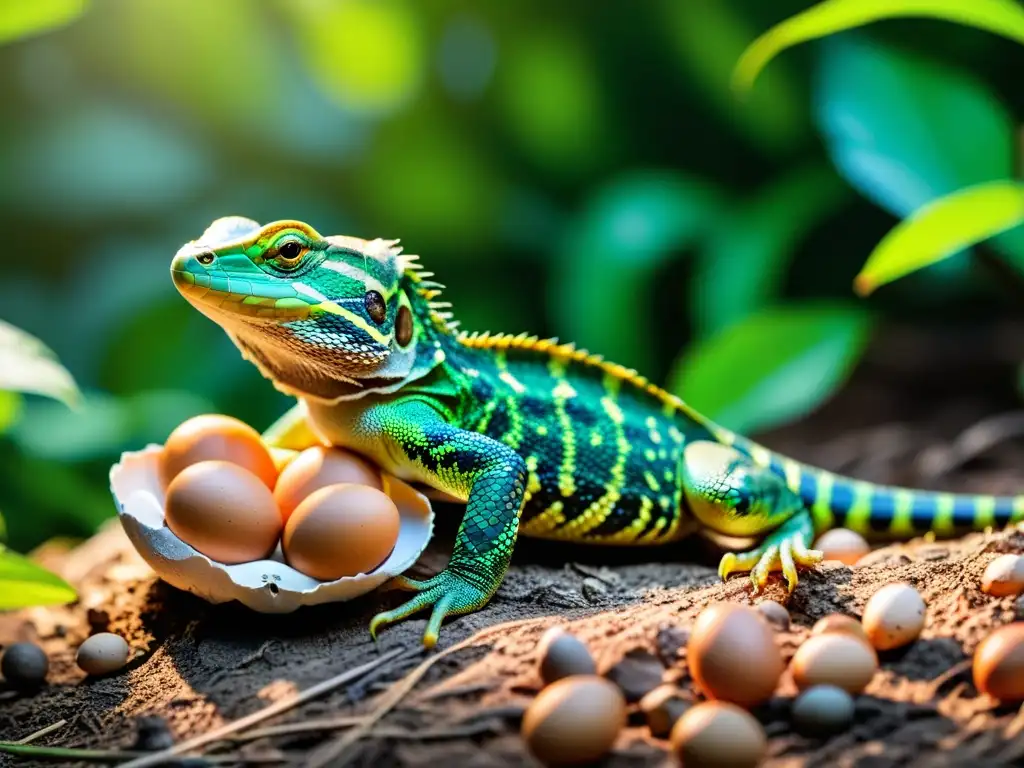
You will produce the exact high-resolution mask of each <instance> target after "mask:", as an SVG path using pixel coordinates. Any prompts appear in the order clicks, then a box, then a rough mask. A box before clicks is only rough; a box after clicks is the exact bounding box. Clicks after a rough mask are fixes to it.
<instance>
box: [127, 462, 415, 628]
mask: <svg viewBox="0 0 1024 768" xmlns="http://www.w3.org/2000/svg"><path fill="white" fill-rule="evenodd" d="M160 451H161V447H160V446H158V445H150V446H148V447H146V448H145V449H143V450H141V451H131V452H128V453H124V454H122V456H121V461H120V462H118V463H117V464H115V465H114V466H113V467H111V469H110V490H111V493H113V496H114V501H115V502H116V504H117V511H118V515H119V517H120V519H121V525H122V526H123V527H124V530H125V533H127V534H128V538H129V539H130V540H131V542H132V544H134V545H135V548H136V549H137V550H138V551H139V554H140V555H142V557H143V559H144V560H145V561H146V562H147V563H149V565H150V567H151V568H152V569H153V570H154V571H156V573H157V575H158V576H159V577H160V578H162V579H163V580H164V581H166V582H167V583H168V584H171V585H172V586H175V587H177V588H178V589H182V590H185V591H187V592H191V593H192V594H194V595H197V596H199V597H201V598H203V599H204V600H207V601H209V602H211V603H226V602H229V601H231V600H237V601H238V602H240V603H242V604H243V605H245V606H247V607H249V608H251V609H253V610H254V611H259V612H260V613H289V612H291V611H294V610H296V609H297V608H299V607H300V606H303V605H318V604H321V603H332V602H341V601H345V600H352V599H353V598H356V597H359V596H360V595H364V594H366V593H367V592H370V591H372V590H373V589H376V588H377V587H379V586H380V585H381V584H383V583H384V582H385V581H387V580H388V579H390V578H392V577H394V576H397V575H399V574H400V573H402V572H404V571H406V570H408V569H409V568H410V567H411V566H412V565H413V563H415V562H416V560H417V559H418V558H419V556H420V554H422V552H423V550H424V549H425V548H426V546H427V543H428V542H429V541H430V537H431V535H432V534H433V531H434V512H433V510H432V509H431V507H430V502H429V501H428V500H427V498H426V497H425V496H424V495H423V494H421V493H419V492H418V491H416V490H414V489H413V488H412V487H411V486H409V485H408V484H406V483H404V482H402V481H401V480H399V479H397V478H395V477H392V476H390V475H387V474H383V475H382V481H383V485H384V492H385V493H387V494H388V495H389V496H390V497H391V498H392V500H393V501H394V502H395V504H396V506H397V507H398V513H399V517H400V523H399V532H398V541H397V543H396V544H395V549H394V551H393V552H392V553H391V555H390V557H388V559H387V560H385V561H384V563H383V564H382V565H381V566H380V567H379V568H377V569H376V570H374V571H373V572H372V573H369V574H359V575H357V576H346V577H344V578H341V579H336V580H335V581H324V582H321V581H317V580H316V579H314V578H311V577H309V576H306V575H305V574H302V573H299V572H298V571H296V570H295V569H294V568H292V567H291V566H289V565H288V564H287V563H285V562H284V558H283V556H282V555H281V547H280V544H279V545H278V547H277V550H276V551H275V552H274V554H273V555H272V556H271V558H270V559H267V560H256V561H253V562H250V563H239V564H237V565H224V564H222V563H217V562H214V561H212V560H210V558H208V557H206V555H203V554H201V553H200V552H197V551H196V550H195V549H193V548H192V547H191V546H189V545H188V544H186V543H185V542H184V541H182V540H181V539H179V538H178V537H177V536H175V535H174V534H173V533H172V532H171V530H170V528H168V527H167V526H166V525H165V524H164V492H163V489H162V488H161V484H160V479H159V475H158V460H159V457H160Z"/></svg>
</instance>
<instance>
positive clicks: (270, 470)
mask: <svg viewBox="0 0 1024 768" xmlns="http://www.w3.org/2000/svg"><path fill="white" fill-rule="evenodd" d="M202 461H229V462H231V463H232V464H237V465H238V466H240V467H243V468H244V469H247V470H249V471H250V472H251V473H252V474H254V475H256V477H258V478H259V479H260V480H262V481H263V483H264V484H265V485H266V486H267V488H273V487H274V483H275V482H276V481H277V465H276V464H275V463H274V458H273V456H271V455H270V451H269V449H268V448H267V446H266V445H264V444H263V440H262V439H261V438H260V435H259V433H258V432H257V431H256V430H255V429H253V428H252V427H250V426H249V425H248V424H246V423H245V422H242V421H239V420H238V419H233V418H231V417H230V416H221V415H218V414H207V415H205V416H196V417H194V418H191V419H189V420H188V421H185V422H183V423H182V424H180V425H179V426H178V427H177V428H176V429H175V430H174V431H173V432H171V435H170V437H168V438H167V442H166V443H164V447H163V450H162V451H161V454H160V462H159V467H158V471H159V475H160V482H161V484H162V485H163V487H164V488H167V487H168V486H169V485H170V484H171V481H172V480H173V479H174V478H175V477H177V476H178V474H179V473H180V472H181V471H182V470H184V469H185V468H186V467H189V466H191V465H193V464H198V463H199V462H202Z"/></svg>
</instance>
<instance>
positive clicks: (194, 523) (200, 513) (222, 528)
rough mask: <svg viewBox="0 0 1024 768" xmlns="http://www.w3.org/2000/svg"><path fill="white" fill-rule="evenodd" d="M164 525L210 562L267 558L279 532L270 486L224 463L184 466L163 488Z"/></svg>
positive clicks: (254, 476) (215, 462)
mask: <svg viewBox="0 0 1024 768" xmlns="http://www.w3.org/2000/svg"><path fill="white" fill-rule="evenodd" d="M165 520H166V522H167V527H168V528H170V529H171V531H172V532H173V533H174V535H175V536H177V537H178V538H179V539H181V540H182V541H184V542H186V543H187V544H190V545H191V546H192V547H193V548H194V549H196V550H197V551H199V552H202V553H203V554H204V555H206V556H207V557H208V558H210V559H211V560H215V561H216V562H218V563H225V564H228V565H231V564H234V563H248V562H251V561H253V560H262V559H264V558H266V557H268V556H269V555H270V554H271V553H272V552H273V551H274V547H275V546H277V540H278V537H279V536H280V535H281V516H280V515H279V514H278V512H277V504H275V503H274V496H273V494H272V493H271V492H270V489H269V488H268V487H267V486H266V485H265V484H264V483H263V481H262V480H260V479H259V478H258V477H256V475H254V474H253V473H252V472H249V471H248V470H246V469H243V468H242V467H240V466H238V465H237V464H232V463H230V462H227V461H204V462H201V463H199V464H192V465H191V466H189V467H186V468H185V469H184V470H182V471H181V473H179V474H178V476H177V477H175V478H174V479H173V480H172V481H171V484H170V485H169V486H168V487H167V501H166V506H165Z"/></svg>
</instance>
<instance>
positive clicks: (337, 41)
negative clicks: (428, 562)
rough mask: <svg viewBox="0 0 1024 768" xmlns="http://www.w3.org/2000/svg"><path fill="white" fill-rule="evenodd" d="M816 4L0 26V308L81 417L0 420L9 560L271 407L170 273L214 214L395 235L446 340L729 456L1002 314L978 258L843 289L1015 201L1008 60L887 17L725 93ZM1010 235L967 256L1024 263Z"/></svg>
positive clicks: (1019, 101)
mask: <svg viewBox="0 0 1024 768" xmlns="http://www.w3.org/2000/svg"><path fill="white" fill-rule="evenodd" d="M835 1H836V0H833V3H835ZM1007 1H1009V0H1007ZM996 4H999V0H989V2H988V3H980V2H979V3H976V5H979V6H980V5H985V6H988V5H996ZM809 5H810V3H809V2H807V0H770V1H768V0H687V1H686V2H678V1H677V0H661V1H660V2H654V3H650V4H641V5H636V4H623V3H604V4H594V3H587V2H583V0H567V2H563V3H559V4H557V5H551V4H543V5H542V4H539V3H534V2H521V3H515V4H504V5H498V4H492V5H489V6H485V7H484V6H479V5H478V4H471V3H468V2H464V0H450V1H449V2H445V3H437V4H420V3H414V2H412V0H268V2H263V3H255V2H245V0H217V1H216V2H210V1H209V0H175V1H174V2H167V1H166V0H94V1H93V2H91V3H86V2H83V1H81V0H80V1H79V2H73V1H72V0H45V1H44V0H32V1H31V2H28V0H0V42H4V43H5V44H4V45H3V46H0V103H2V104H3V106H2V107H0V109H2V110H3V119H2V120H0V138H2V141H0V226H2V228H3V231H4V233H5V238H4V239H5V243H4V246H5V247H4V253H5V256H6V261H5V270H4V272H3V277H2V278H0V311H2V314H3V316H4V318H5V319H6V320H8V321H10V322H12V323H13V324H15V325H17V326H19V327H22V328H25V329H27V330H28V331H29V332H31V333H32V334H34V335H36V336H37V337H39V338H41V339H43V340H45V342H46V343H47V344H48V345H50V346H51V347H52V348H53V350H54V351H55V352H56V354H57V355H58V356H59V358H60V359H61V361H62V362H63V363H64V364H65V365H66V366H67V367H68V369H69V370H70V371H71V372H72V373H73V374H74V377H75V379H77V381H78V382H79V383H80V384H81V385H82V388H83V391H84V395H83V400H82V405H81V408H80V409H79V410H77V411H73V412H69V411H68V410H67V409H64V408H63V407H62V406H60V405H59V404H57V403H53V402H49V401H44V400H41V399H37V398H33V397H27V398H25V400H24V402H21V401H19V400H17V399H14V398H11V397H10V396H7V395H0V425H3V426H4V427H5V431H4V436H3V437H2V438H0V509H4V510H5V511H6V512H7V513H8V514H7V517H8V521H7V522H8V526H9V529H10V530H9V537H10V543H11V546H12V547H14V548H15V549H21V550H24V549H27V548H29V547H31V546H34V545H35V544H37V543H38V542H40V541H42V540H44V539H45V538H47V537H49V536H53V535H56V534H62V535H71V536H85V535H88V534H89V533H90V532H91V531H92V530H94V528H95V526H96V525H97V524H98V523H99V522H100V521H102V520H103V519H105V518H106V517H109V516H110V515H112V514H113V503H112V501H111V499H110V496H109V491H108V488H107V473H108V470H109V467H110V464H111V463H112V462H113V461H115V460H116V458H117V456H118V454H119V452H120V451H122V450H125V449H131V448H138V447H141V446H142V445H144V444H146V443H148V442H158V441H161V440H162V439H163V438H164V437H166V434H167V433H168V432H169V431H170V429H171V428H172V427H173V426H174V425H175V424H176V423H178V422H180V421H181V420H183V419H184V418H187V417H188V416H191V415H194V414H197V413H201V412H205V411H219V412H224V413H228V414H231V415H234V416H237V417H239V418H242V419H244V420H246V421H248V422H250V423H252V424H253V425H254V426H255V427H257V428H258V429H262V428H264V427H265V426H267V425H268V424H269V423H270V422H271V421H272V420H273V419H274V418H276V417H277V416H278V415H279V414H280V413H281V412H282V411H283V410H284V409H285V408H286V407H287V405H288V402H287V400H286V399H285V398H284V397H282V396H281V395H279V394H277V393H276V392H275V391H274V390H273V388H272V387H271V386H270V385H269V383H267V382H266V381H264V380H263V379H261V378H260V376H259V374H258V373H257V372H256V370H255V369H254V368H253V367H252V366H251V365H249V364H248V363H246V362H244V361H243V360H242V359H241V357H240V356H239V354H238V353H237V351H236V350H235V348H234V347H233V346H232V345H231V343H230V341H229V340H228V339H227V337H226V336H225V335H224V334H223V333H222V332H221V331H220V330H219V329H218V328H216V327H215V326H214V325H213V324H212V323H210V322H209V321H208V320H206V319H205V318H204V317H202V316H201V315H200V314H199V313H197V312H195V311H194V310H192V309H191V308H190V307H188V305H187V304H186V303H185V302H184V301H182V300H181V299H180V298H179V297H178V296H177V294H176V293H175V291H174V289H173V287H172V285H171V283H170V280H169V278H168V274H167V267H168V264H169V261H170V258H171V256H172V255H173V253H174V252H175V250H177V248H178V247H179V245H180V244H181V243H183V242H185V241H187V240H189V239H192V238H193V237H195V236H197V235H198V234H199V233H200V232H201V231H202V230H203V229H204V228H205V226H206V225H207V224H208V223H209V221H210V220H212V219H213V218H216V217H219V216H224V215H228V214H240V215H245V216H250V217H253V218H256V219H259V220H263V221H269V220H272V219H279V218H287V217H295V218H300V219H304V220H307V221H309V222H310V223H312V224H313V225H314V226H316V227H317V228H318V229H319V230H320V231H322V232H331V233H347V234H353V235H357V236H363V237H378V236H380V237H400V238H402V241H403V243H404V244H405V246H406V248H407V249H408V250H410V251H411V252H415V253H420V254H422V257H423V262H424V263H425V264H426V265H428V268H429V269H431V270H432V271H434V272H436V273H437V275H438V277H439V278H440V279H441V280H442V281H443V282H445V283H447V284H448V291H447V296H446V298H448V299H449V300H451V301H452V302H453V304H454V307H455V312H456V314H457V316H458V317H459V318H460V320H461V321H462V325H463V327H464V328H466V329H468V330H495V331H497V330H501V331H529V332H531V333H537V334H542V335H555V336H559V337H560V338H562V339H563V340H566V341H573V342H575V343H577V344H579V345H580V346H583V347H586V348H588V349H590V350H591V351H593V352H597V353H600V354H603V355H605V356H606V357H609V358H610V359H613V360H615V361H617V362H620V363H623V364H626V365H631V366H635V367H638V368H639V369H640V370H641V371H642V373H644V374H645V375H647V376H649V377H650V378H651V379H653V380H655V381H658V382H667V383H668V384H669V385H670V386H672V387H673V388H674V389H677V390H678V391H679V392H680V394H682V396H683V397H684V398H685V399H687V400H688V401H689V402H691V404H692V405H694V406H695V407H697V408H698V409H701V410H703V411H705V412H707V413H708V415H709V416H711V417H713V418H717V419H720V420H721V421H722V422H723V423H725V424H726V425H727V426H729V427H732V428H735V429H739V430H742V431H751V430H753V431H757V430H765V429H769V428H771V427H773V426H777V425H779V424H781V423H784V422H785V421H787V420H791V419H795V418H799V417H800V416H802V415H804V414H806V413H808V412H809V411H810V410H812V409H813V408H815V407H817V406H818V405H819V404H820V403H821V402H823V400H824V399H826V398H827V397H829V396H830V395H831V394H832V393H833V392H834V391H835V390H836V388H838V387H841V386H842V384H843V382H844V381H845V380H846V377H847V376H848V375H849V373H850V371H851V370H852V369H853V368H854V366H855V365H856V363H857V361H858V359H859V356H860V354H861V353H862V351H863V349H864V347H865V344H866V342H867V340H868V338H869V336H870V333H871V331H872V329H873V328H878V327H882V325H880V323H882V324H884V321H885V320H886V319H888V318H891V317H894V316H899V317H902V318H907V317H911V318H913V320H914V321H915V322H918V323H921V324H928V323H938V322H951V321H960V320H966V319H975V318H979V317H981V318H984V317H990V318H991V317H996V316H1005V315H1006V314H1008V313H1009V312H1011V311H1015V308H1013V307H1010V306H1007V305H1006V304H1001V303H999V302H998V301H993V296H995V295H998V294H996V293H995V292H994V283H995V280H994V279H993V278H992V277H991V276H990V275H988V274H987V273H986V272H984V270H983V268H982V269H979V267H978V266H977V264H976V262H975V261H974V260H972V258H971V256H970V254H969V253H967V252H966V251H965V252H964V253H962V254H960V255H959V256H956V257H955V258H950V259H946V260H944V261H942V262H939V263H937V264H934V265H933V266H929V267H928V268H926V269H924V270H922V271H920V272H917V273H914V274H911V275H909V276H907V277H905V278H903V279H901V280H900V281H898V282H897V283H894V284H893V285H892V286H888V287H886V288H885V289H884V290H880V291H879V292H878V293H877V294H875V295H872V297H871V298H870V301H869V302H863V301H862V302H860V303H859V304H858V303H857V301H858V300H857V299H856V298H855V297H854V296H853V294H852V290H851V287H852V281H853V278H854V276H855V275H856V274H857V272H858V270H859V269H860V268H861V266H862V265H863V264H864V262H865V260H866V259H867V256H868V254H869V253H870V252H871V251H872V249H873V248H874V247H875V246H876V244H878V243H879V242H880V241H882V239H883V237H884V236H885V234H886V233H887V232H888V231H889V230H891V229H892V228H893V227H894V226H895V225H896V224H897V222H898V221H899V220H900V219H902V218H904V217H906V216H908V215H909V214H911V213H912V212H913V211H915V210H917V209H919V208H920V207H921V206H923V205H926V204H928V203H931V202H932V201H934V200H936V199H938V198H941V197H943V196H944V195H947V194H949V193H951V192H954V191H956V190H958V189H960V188H962V187H965V186H968V185H971V184H977V183H981V182H987V181H993V180H997V179H1000V178H1004V177H1006V176H1007V175H1013V174H1016V172H1017V168H1016V167H1015V166H1016V165H1017V164H1019V161H1018V154H1019V153H1018V138H1017V137H1018V135H1019V131H1018V122H1017V116H1018V115H1019V114H1020V113H1021V110H1022V108H1024V94H1022V93H1021V91H1020V89H1019V87H1018V82H1017V81H1018V78H1017V76H1016V72H1018V71H1019V67H1020V62H1021V57H1022V55H1024V52H1022V49H1021V47H1020V46H1019V45H1017V44H1016V43H1013V42H1011V41H1009V40H1007V39H1004V38H1003V37H999V36H993V35H991V34H989V33H987V32H984V31H979V30H977V29H971V28H968V27H963V26H957V25H953V24H949V23H947V22H943V21H934V20H924V19H895V20H890V21H886V22H883V23H880V24H876V25H870V26H866V27H863V28H862V29H858V30H856V31H854V32H845V33H842V34H840V35H834V36H830V37H826V38H825V39H823V40H820V41H817V42H814V43H811V44H808V45H804V46H800V47H798V48H795V49H794V50H792V51H789V52H787V53H786V54H785V55H784V56H782V57H781V58H780V59H779V60H777V61H773V62H772V63H771V64H770V65H769V66H768V67H767V69H766V70H765V71H764V73H763V74H762V75H761V76H760V77H758V78H757V80H756V82H754V84H753V86H752V88H751V90H750V91H749V92H748V93H747V94H746V95H745V96H744V97H743V98H739V99H738V98H736V97H735V94H734V93H733V92H732V91H731V90H730V87H729V83H730V77H731V74H732V72H733V68H734V66H735V65H736V62H737V60H738V59H739V57H740V55H741V54H742V52H743V51H744V48H745V47H746V46H747V45H749V44H750V43H751V42H752V41H753V40H754V39H755V38H756V37H757V36H758V35H759V34H760V33H761V32H763V31H764V30H768V29H769V28H771V27H772V26H773V25H774V24H777V23H779V22H782V21H784V20H785V19H787V18H789V17H791V16H793V15H794V14H797V13H799V12H801V11H803V10H805V9H806V8H807V7H808V6H809ZM1004 5H1005V3H1004ZM28 9H30V10H28ZM791 42H795V41H791ZM791 42H790V43H787V44H791ZM778 50H781V49H776V50H775V51H773V52H772V53H776V52H778ZM768 58H770V55H769V57H768ZM764 60H765V61H766V60H767V59H764ZM1022 236H1024V235H1022V234H1021V229H1020V228H1017V229H1013V230H1010V231H1008V232H1006V233H1004V234H1003V235H1001V236H1000V237H999V238H998V239H996V240H994V241H993V242H992V244H991V246H987V245H984V244H983V245H981V246H978V247H980V248H985V247H992V248H994V249H996V252H997V253H998V254H999V255H1001V256H1002V257H1005V258H1009V259H1011V260H1013V261H1018V262H1021V263H1024V241H1022V239H1021V238H1022ZM968 245H973V241H970V242H967V241H964V242H963V245H962V246H960V247H964V248H966V247H967V246H968Z"/></svg>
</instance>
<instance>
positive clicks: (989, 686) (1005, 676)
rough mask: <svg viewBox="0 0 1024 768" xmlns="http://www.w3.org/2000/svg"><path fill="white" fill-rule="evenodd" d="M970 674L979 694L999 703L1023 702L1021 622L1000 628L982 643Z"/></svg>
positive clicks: (1023, 635) (1023, 633)
mask: <svg viewBox="0 0 1024 768" xmlns="http://www.w3.org/2000/svg"><path fill="white" fill-rule="evenodd" d="M972 671H973V674H974V685H975V687H976V688H977V689H978V690H979V691H983V692H984V693H987V694H988V695H989V696H991V697H993V698H995V699H999V700H1000V701H1005V702H1018V701H1024V622H1014V623H1013V624H1007V625H1005V626H1002V627H1000V628H999V629H997V630H995V631H994V632H992V634H990V635H989V636H988V637H986V638H985V639H984V640H982V641H981V643H980V644H979V645H978V647H977V649H975V651H974V661H973V670H972Z"/></svg>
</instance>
